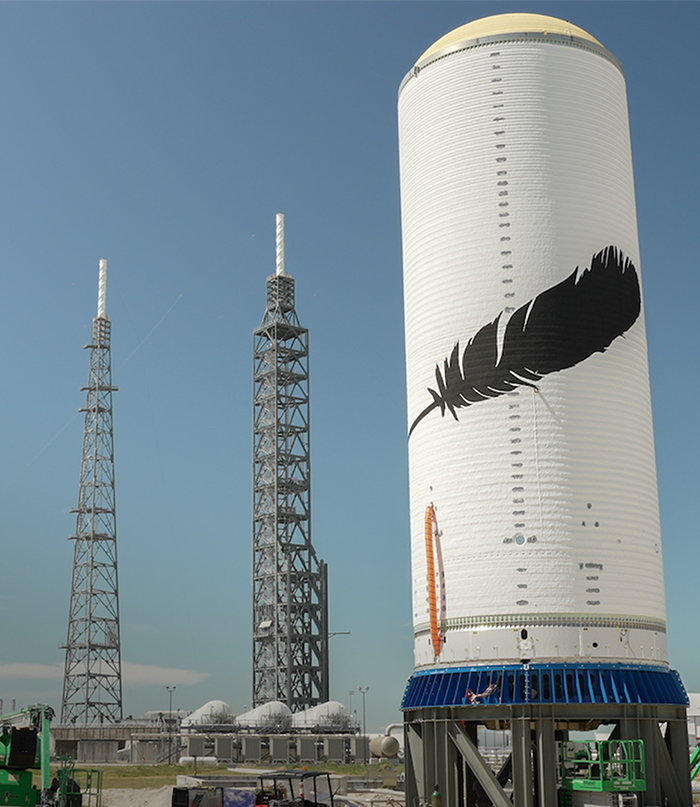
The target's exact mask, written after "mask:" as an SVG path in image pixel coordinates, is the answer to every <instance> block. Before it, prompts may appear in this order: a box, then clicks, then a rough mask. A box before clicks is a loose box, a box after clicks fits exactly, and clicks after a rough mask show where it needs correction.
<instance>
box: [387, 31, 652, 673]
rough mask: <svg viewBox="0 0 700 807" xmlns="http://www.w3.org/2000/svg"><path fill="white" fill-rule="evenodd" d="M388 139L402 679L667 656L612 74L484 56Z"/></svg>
mask: <svg viewBox="0 0 700 807" xmlns="http://www.w3.org/2000/svg"><path fill="white" fill-rule="evenodd" d="M399 135H400V161H401V197H402V221H403V243H404V283H405V316H406V352H407V383H408V425H409V428H411V427H413V431H412V433H411V437H410V440H409V465H410V495H411V535H412V537H411V541H412V568H413V609H414V628H415V632H416V664H417V666H419V667H420V666H425V665H431V664H435V663H438V664H446V663H447V664H449V663H461V662H465V661H468V662H474V661H486V660H494V659H498V660H508V659H512V660H516V661H517V660H522V659H528V658H536V659H569V660H580V659H595V660H626V661H632V660H634V661H635V662H636V663H655V664H658V663H659V662H662V663H663V662H665V661H666V645H665V604H664V589H663V564H662V555H661V540H660V530H659V515H658V497H657V485H656V469H655V460H654V446H653V434H652V421H651V406H650V395H649V379H648V364H647V348H646V335H645V327H644V315H643V310H642V309H641V308H640V303H639V294H640V291H639V289H640V286H639V281H640V276H639V273H640V260H639V246H638V238H637V225H636V211H635V202H634V186H633V175H632V159H631V148H630V137H629V127H628V117H627V103H626V92H625V84H624V78H623V76H622V73H621V72H620V70H619V68H618V67H617V65H616V63H615V62H614V60H611V59H608V58H606V57H605V55H604V54H601V53H597V52H593V51H590V50H586V49H583V48H579V47H576V46H574V45H566V44H565V43H561V42H556V43H555V42H546V41H542V40H533V41H527V42H517V41H515V42H509V41H503V42H493V43H487V44H485V45H483V46H479V47H473V48H470V49H467V50H463V51H460V52H457V53H453V54H452V55H449V56H447V57H445V58H443V59H440V60H437V61H435V62H432V63H430V64H429V65H428V66H427V67H425V68H424V69H422V70H420V71H416V72H415V73H414V74H412V75H410V77H409V78H408V80H407V81H405V82H404V85H403V87H402V91H401V94H400V99H399ZM577 269H578V272H577V273H576V270H577ZM574 273H576V275H575V276H574V277H572V275H574ZM567 279H569V280H568V282H567ZM635 288H636V289H637V291H636V294H637V302H636V309H635V299H634V296H635ZM497 318H498V320H497ZM518 318H519V319H518ZM496 320H497V322H496V324H495V325H493V326H492V327H491V328H490V329H489V328H488V327H486V326H488V325H489V323H493V322H494V321H496ZM509 323H511V324H510V327H509ZM518 323H519V324H518ZM470 340H473V342H472V343H471V344H470ZM509 362H510V364H509ZM436 370H437V374H436ZM430 390H432V392H431V391H430ZM431 407H432V408H431ZM451 409H452V410H453V412H454V415H453V414H452V412H451ZM426 410H427V411H426ZM422 413H423V415H422ZM421 415H422V416H421ZM431 504H432V505H434V507H435V517H436V521H437V529H436V535H435V536H434V542H435V547H434V548H435V557H436V567H437V568H436V577H437V579H436V584H437V589H438V596H437V608H438V618H439V624H440V626H441V631H442V635H443V637H444V644H443V647H442V649H441V652H440V654H439V657H436V655H435V653H434V652H433V646H432V643H431V641H430V628H429V626H430V609H429V604H428V586H427V581H426V539H425V526H424V525H425V512H426V508H427V507H428V506H429V505H431Z"/></svg>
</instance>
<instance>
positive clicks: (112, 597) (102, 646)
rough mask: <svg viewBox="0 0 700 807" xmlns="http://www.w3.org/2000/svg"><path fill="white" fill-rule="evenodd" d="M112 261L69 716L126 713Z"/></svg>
mask: <svg viewBox="0 0 700 807" xmlns="http://www.w3.org/2000/svg"><path fill="white" fill-rule="evenodd" d="M106 292H107V261H105V260H101V261H100V273H99V292H98V305H97V316H96V317H95V318H94V319H93V321H92V340H91V343H90V344H89V345H86V346H85V348H86V349H89V350H90V371H89V376H88V383H87V386H85V387H83V388H82V389H83V390H84V391H86V392H87V403H86V405H85V408H84V409H81V410H80V411H81V412H85V430H84V436H83V453H82V460H81V466H80V490H79V494H78V507H77V508H76V509H75V510H73V511H72V512H75V513H77V523H76V531H75V535H72V536H70V540H73V541H75V544H74V557H73V579H72V585H71V597H70V613H69V618H68V638H67V641H66V644H65V645H64V648H65V651H66V657H65V668H64V677H63V700H62V703H61V722H62V723H74V724H78V725H91V724H96V723H113V722H114V721H116V720H120V719H121V718H122V675H121V647H120V640H119V593H118V579H117V528H116V507H115V488H114V435H113V429H112V393H113V392H115V391H116V389H117V388H116V387H114V386H112V359H111V328H112V324H111V322H110V320H109V317H108V316H107V314H106V313H105V311H106Z"/></svg>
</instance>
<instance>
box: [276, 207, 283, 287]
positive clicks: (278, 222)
mask: <svg viewBox="0 0 700 807" xmlns="http://www.w3.org/2000/svg"><path fill="white" fill-rule="evenodd" d="M275 225H276V226H275V231H276V236H277V238H276V242H277V274H278V275H283V274H284V213H278V214H277V215H276V216H275Z"/></svg>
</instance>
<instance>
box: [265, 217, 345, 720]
mask: <svg viewBox="0 0 700 807" xmlns="http://www.w3.org/2000/svg"><path fill="white" fill-rule="evenodd" d="M278 223H279V222H278ZM278 229H279V228H278ZM282 249H283V247H282ZM282 254H283V253H282ZM278 256H279V233H278ZM278 261H279V257H278ZM308 360H309V333H308V330H307V329H306V328H304V327H302V326H301V325H300V324H299V319H298V317H297V314H296V311H295V305H294V279H293V278H292V277H291V276H289V275H287V274H285V273H284V270H283V269H282V270H281V271H279V267H278V272H277V274H275V275H271V276H270V277H268V278H267V307H266V311H265V315H264V317H263V321H262V323H261V325H260V327H259V328H258V329H257V330H256V331H254V333H253V706H254V707H255V706H260V705H261V704H264V703H268V702H269V701H273V700H280V701H282V702H284V703H286V704H287V705H288V706H289V708H290V709H291V710H292V711H293V712H298V711H301V710H303V709H306V708H308V707H310V706H314V705H316V704H318V703H323V702H325V701H327V700H328V689H329V685H328V592H327V588H328V576H327V566H326V564H325V563H324V561H322V560H319V559H318V558H317V556H316V552H315V550H314V547H313V545H312V543H311V463H310V453H309V425H310V423H309V365H308Z"/></svg>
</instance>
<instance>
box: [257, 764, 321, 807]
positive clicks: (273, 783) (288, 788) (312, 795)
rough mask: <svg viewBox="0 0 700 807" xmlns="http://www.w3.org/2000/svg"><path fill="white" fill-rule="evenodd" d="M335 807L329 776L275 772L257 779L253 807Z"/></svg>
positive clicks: (304, 772)
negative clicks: (257, 785) (257, 784)
mask: <svg viewBox="0 0 700 807" xmlns="http://www.w3.org/2000/svg"><path fill="white" fill-rule="evenodd" d="M268 805H269V806H270V807H334V805H335V801H334V799H333V788H332V786H331V777H330V774H328V773H321V772H319V771H275V772H274V773H269V774H266V775H264V776H261V777H260V787H259V788H258V791H257V792H256V794H255V807H268Z"/></svg>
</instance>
